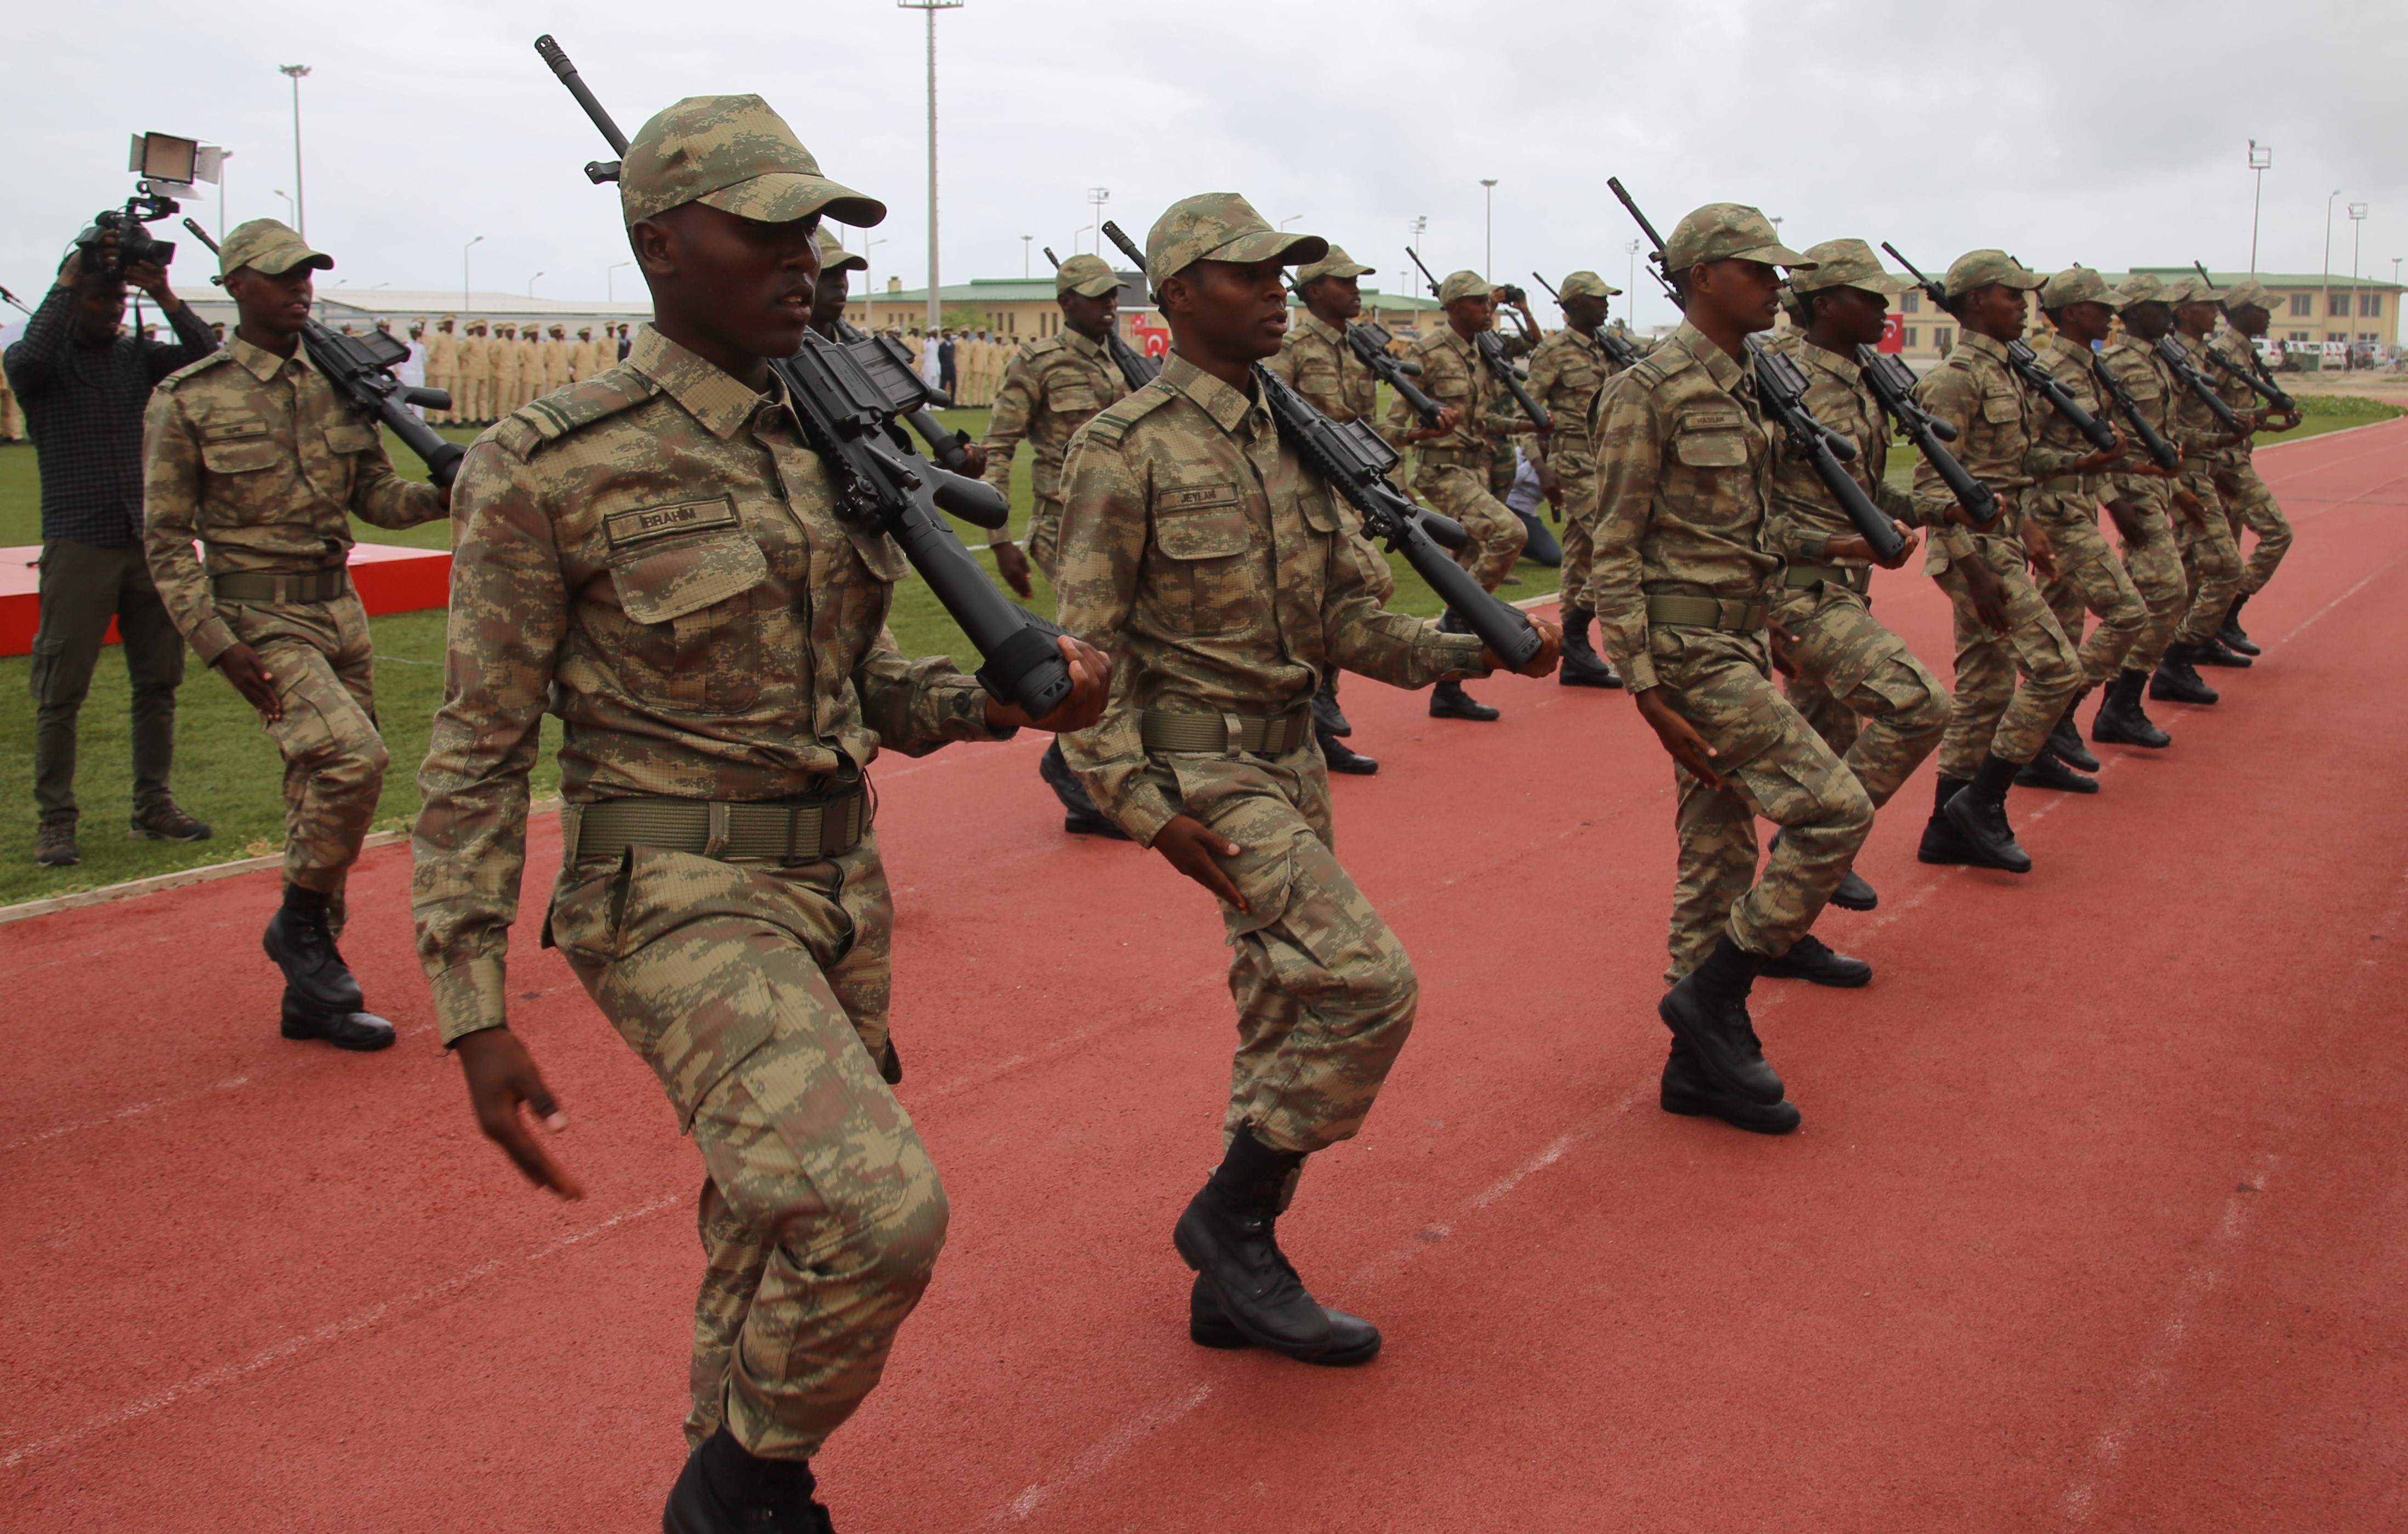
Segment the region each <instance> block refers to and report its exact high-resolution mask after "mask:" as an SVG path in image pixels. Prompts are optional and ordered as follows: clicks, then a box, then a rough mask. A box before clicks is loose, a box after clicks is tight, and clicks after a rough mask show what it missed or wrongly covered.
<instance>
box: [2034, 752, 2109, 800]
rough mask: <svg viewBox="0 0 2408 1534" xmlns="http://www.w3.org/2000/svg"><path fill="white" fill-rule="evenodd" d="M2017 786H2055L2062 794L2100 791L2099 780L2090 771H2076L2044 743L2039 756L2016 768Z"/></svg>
mask: <svg viewBox="0 0 2408 1534" xmlns="http://www.w3.org/2000/svg"><path fill="white" fill-rule="evenodd" d="M2085 754H2087V753H2085ZM2015 786H2016V787H2017V788H2053V789H2055V790H2057V792H2058V793H2060V794H2096V793H2098V792H2099V780H2098V779H2096V778H2093V777H2091V776H2090V775H2089V774H2088V773H2084V772H2076V771H2074V770H2073V768H2072V767H2071V766H2070V765H2068V764H2067V763H2066V761H2065V760H2064V758H2062V757H2060V756H2058V755H2057V753H2056V752H2055V751H2054V750H2052V749H2050V746H2049V745H2046V744H2043V745H2042V747H2041V748H2040V754H2039V755H2038V756H2035V757H2033V758H2032V759H2031V760H2030V761H2028V762H2026V763H2025V764H2024V765H2023V766H2022V767H2020V768H2018V769H2017V770H2016V772H2015Z"/></svg>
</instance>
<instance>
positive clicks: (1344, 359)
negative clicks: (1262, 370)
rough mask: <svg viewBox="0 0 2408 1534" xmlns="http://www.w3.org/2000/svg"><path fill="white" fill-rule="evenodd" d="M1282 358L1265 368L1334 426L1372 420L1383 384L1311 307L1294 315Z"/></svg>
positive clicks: (1280, 352) (1266, 365)
mask: <svg viewBox="0 0 2408 1534" xmlns="http://www.w3.org/2000/svg"><path fill="white" fill-rule="evenodd" d="M1295 314H1296V321H1295V323H1292V324H1290V325H1289V326H1288V327H1287V339H1286V340H1284V341H1283V342H1281V343H1280V350H1279V355H1278V356H1276V357H1273V358H1272V359H1271V360H1270V361H1269V362H1267V363H1265V364H1263V366H1265V367H1267V368H1269V370H1270V373H1271V376H1272V377H1273V378H1276V379H1278V380H1280V381H1281V382H1282V383H1284V384H1286V385H1287V386H1288V387H1289V388H1291V389H1293V390H1295V391H1296V392H1297V394H1302V395H1303V396H1304V397H1305V398H1306V399H1307V400H1309V401H1311V402H1312V405H1313V406H1314V408H1316V409H1319V410H1320V411H1321V413H1322V414H1324V415H1326V416H1327V417H1328V418H1329V419H1330V420H1332V421H1336V422H1340V423H1343V422H1348V421H1368V420H1369V419H1370V416H1371V411H1372V410H1373V409H1374V408H1375V406H1376V404H1377V397H1376V396H1377V395H1378V394H1379V392H1380V380H1378V379H1376V378H1373V377H1372V376H1371V370H1370V369H1369V367H1366V366H1363V360H1362V359H1361V358H1360V357H1357V356H1356V355H1355V349H1354V348H1352V347H1350V346H1348V345H1347V344H1346V333H1345V332H1344V331H1342V330H1340V329H1338V328H1337V327H1335V326H1333V325H1330V324H1327V323H1324V322H1323V321H1322V320H1321V319H1320V318H1319V317H1318V316H1316V315H1315V314H1314V313H1313V312H1312V310H1311V309H1307V308H1299V309H1297V310H1296V311H1295Z"/></svg>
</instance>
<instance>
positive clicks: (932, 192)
mask: <svg viewBox="0 0 2408 1534" xmlns="http://www.w3.org/2000/svg"><path fill="white" fill-rule="evenodd" d="M964 3H965V0H895V4H896V7H897V8H899V9H903V10H916V11H919V12H921V13H922V14H923V15H925V17H926V18H927V19H928V324H927V333H928V334H929V335H931V336H934V335H935V334H937V332H938V330H939V329H940V328H941V327H942V325H943V323H944V316H945V303H944V300H943V299H942V298H940V297H939V296H938V284H939V277H938V275H937V12H939V11H940V10H959V9H961V8H962V6H963V4H964Z"/></svg>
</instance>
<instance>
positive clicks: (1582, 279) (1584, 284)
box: [1555, 272, 1622, 298]
mask: <svg viewBox="0 0 2408 1534" xmlns="http://www.w3.org/2000/svg"><path fill="white" fill-rule="evenodd" d="M1555 292H1556V294H1559V295H1560V296H1562V297H1565V298H1612V297H1613V296H1614V295H1615V294H1619V293H1621V292H1622V290H1621V289H1620V288H1617V287H1615V286H1614V285H1613V283H1611V282H1608V281H1607V280H1605V279H1604V278H1601V277H1599V276H1598V275H1597V273H1595V272H1574V273H1572V274H1571V275H1570V277H1567V278H1565V279H1564V284H1563V286H1562V287H1559V288H1557V289H1556V290H1555Z"/></svg>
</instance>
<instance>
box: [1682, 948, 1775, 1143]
mask: <svg viewBox="0 0 2408 1534" xmlns="http://www.w3.org/2000/svg"><path fill="white" fill-rule="evenodd" d="M1761 962H1762V961H1761V960H1759V959H1758V958H1757V957H1756V955H1755V954H1753V953H1749V952H1748V951H1747V950H1746V949H1744V948H1742V947H1741V946H1740V945H1739V944H1738V943H1736V942H1733V941H1732V940H1731V935H1730V934H1729V933H1727V932H1726V933H1724V934H1723V935H1722V936H1721V937H1720V938H1717V939H1714V946H1713V952H1711V953H1708V954H1707V955H1706V957H1705V961H1704V962H1703V963H1701V964H1699V966H1698V967H1697V968H1695V969H1692V970H1690V971H1689V972H1688V973H1687V974H1685V975H1683V976H1682V977H1681V979H1680V982H1678V983H1677V984H1675V985H1674V986H1673V987H1672V988H1671V989H1670V990H1669V991H1667V992H1665V993H1664V999H1663V1000H1661V1001H1659V1002H1657V1003H1656V1016H1658V1017H1660V1018H1662V1019H1663V1020H1664V1025H1665V1026H1666V1027H1668V1028H1670V1029H1671V1030H1672V1037H1673V1038H1675V1039H1679V1040H1680V1041H1681V1042H1682V1043H1684V1044H1685V1045H1687V1046H1688V1048H1689V1053H1690V1054H1691V1056H1692V1057H1693V1058H1695V1059H1696V1061H1697V1062H1698V1065H1699V1067H1700V1068H1702V1069H1703V1070H1704V1071H1705V1073H1706V1075H1707V1076H1708V1077H1710V1078H1711V1079H1713V1081H1714V1082H1718V1083H1719V1084H1720V1085H1722V1086H1723V1087H1725V1088H1726V1089H1727V1090H1729V1091H1731V1092H1735V1093H1737V1094H1739V1096H1741V1097H1745V1098H1746V1099H1748V1100H1749V1101H1750V1102H1759V1103H1764V1104H1766V1105H1768V1106H1770V1104H1773V1103H1777V1102H1779V1101H1780V1100H1781V1078H1780V1077H1779V1076H1778V1075H1776V1074H1774V1072H1773V1069H1772V1067H1771V1066H1770V1065H1768V1064H1767V1063H1766V1062H1765V1058H1764V1045H1763V1044H1762V1042H1760V1041H1759V1040H1758V1039H1756V1025H1755V1024H1754V1023H1752V1022H1751V1021H1750V1020H1749V1018H1748V1015H1747V994H1748V992H1749V991H1750V990H1752V989H1754V988H1755V985H1756V966H1757V965H1758V964H1759V963H1761Z"/></svg>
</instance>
